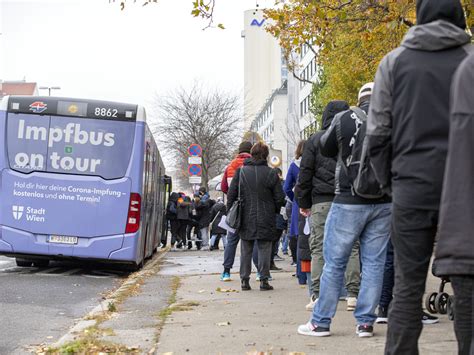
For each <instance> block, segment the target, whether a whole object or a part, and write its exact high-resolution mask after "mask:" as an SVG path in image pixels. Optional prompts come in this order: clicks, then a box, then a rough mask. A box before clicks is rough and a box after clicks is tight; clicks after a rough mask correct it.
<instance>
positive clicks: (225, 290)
mask: <svg viewBox="0 0 474 355" xmlns="http://www.w3.org/2000/svg"><path fill="white" fill-rule="evenodd" d="M216 291H217V292H222V293H228V292H237V290H234V289H232V288H220V287H218V288H216Z"/></svg>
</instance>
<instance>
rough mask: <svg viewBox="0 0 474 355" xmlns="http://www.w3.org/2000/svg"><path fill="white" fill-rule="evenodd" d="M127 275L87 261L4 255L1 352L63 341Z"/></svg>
mask: <svg viewBox="0 0 474 355" xmlns="http://www.w3.org/2000/svg"><path fill="white" fill-rule="evenodd" d="M127 276H128V273H127V272H125V271H121V270H117V269H106V268H105V266H104V265H89V264H87V263H80V264H79V263H70V262H68V263H65V262H53V263H51V264H50V266H49V267H46V268H36V267H29V268H21V267H17V266H16V263H15V259H11V258H7V257H2V256H0V354H1V355H4V354H25V353H28V347H29V346H32V345H38V344H43V343H52V342H54V341H56V340H58V339H59V338H60V337H61V336H62V335H64V334H65V333H66V332H67V331H68V330H69V328H71V327H72V326H73V325H74V323H75V321H76V320H77V319H79V318H82V317H83V316H84V315H85V314H87V313H88V312H89V311H90V310H92V308H94V307H95V306H97V304H98V303H99V301H100V300H101V298H102V295H103V294H105V293H107V292H109V291H111V290H112V289H114V288H115V287H116V286H117V285H118V284H119V282H120V281H121V279H123V278H125V277H127Z"/></svg>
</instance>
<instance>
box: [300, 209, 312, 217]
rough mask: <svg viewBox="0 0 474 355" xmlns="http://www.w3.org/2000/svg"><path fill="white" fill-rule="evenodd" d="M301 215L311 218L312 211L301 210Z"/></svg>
mask: <svg viewBox="0 0 474 355" xmlns="http://www.w3.org/2000/svg"><path fill="white" fill-rule="evenodd" d="M300 213H301V214H302V215H303V216H305V217H309V216H310V215H311V210H310V209H309V208H300Z"/></svg>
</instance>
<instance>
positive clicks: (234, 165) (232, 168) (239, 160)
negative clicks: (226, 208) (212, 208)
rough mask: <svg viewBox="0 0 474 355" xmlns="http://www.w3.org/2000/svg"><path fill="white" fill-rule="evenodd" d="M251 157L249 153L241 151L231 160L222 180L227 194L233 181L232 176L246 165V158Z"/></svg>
mask: <svg viewBox="0 0 474 355" xmlns="http://www.w3.org/2000/svg"><path fill="white" fill-rule="evenodd" d="M251 157H252V156H251V155H250V154H249V153H240V154H239V155H237V156H236V157H235V158H234V160H232V161H231V162H230V164H229V165H227V168H225V171H224V175H223V176H222V181H221V189H222V192H223V193H225V194H227V192H228V191H229V186H230V183H231V181H232V178H233V177H234V175H235V172H236V171H237V169H239V168H240V167H241V166H242V165H244V161H245V160H246V159H249V158H251Z"/></svg>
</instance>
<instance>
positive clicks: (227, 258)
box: [221, 141, 253, 281]
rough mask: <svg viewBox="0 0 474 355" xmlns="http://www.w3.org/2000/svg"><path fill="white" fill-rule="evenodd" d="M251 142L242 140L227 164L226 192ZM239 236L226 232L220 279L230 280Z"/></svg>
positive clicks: (223, 187)
mask: <svg viewBox="0 0 474 355" xmlns="http://www.w3.org/2000/svg"><path fill="white" fill-rule="evenodd" d="M252 146H253V144H252V143H251V142H247V141H243V142H242V143H240V144H239V150H238V154H237V156H236V157H235V158H234V159H233V160H232V161H231V162H230V164H229V165H227V167H226V169H225V171H224V175H223V176H222V181H221V190H222V192H223V193H225V194H227V193H228V192H229V186H230V184H231V182H232V179H233V177H234V175H235V172H236V171H237V170H238V169H240V168H241V167H242V166H243V165H244V162H245V161H246V160H247V159H250V158H251V157H252V156H251V155H250V150H251V149H252ZM239 241H240V238H239V235H238V234H237V233H231V232H228V233H227V246H226V248H225V250H224V263H223V266H224V271H223V272H222V275H221V281H231V279H230V269H232V266H234V260H235V253H236V252H237V245H238V244H239Z"/></svg>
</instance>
